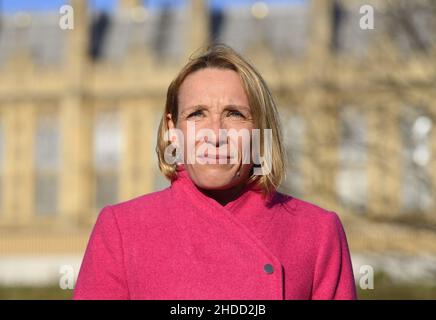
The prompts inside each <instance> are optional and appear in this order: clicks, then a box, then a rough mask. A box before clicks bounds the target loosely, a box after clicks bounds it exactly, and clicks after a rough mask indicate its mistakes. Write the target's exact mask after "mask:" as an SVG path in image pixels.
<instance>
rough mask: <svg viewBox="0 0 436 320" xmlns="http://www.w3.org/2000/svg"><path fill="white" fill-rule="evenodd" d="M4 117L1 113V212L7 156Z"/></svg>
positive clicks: (0, 209)
mask: <svg viewBox="0 0 436 320" xmlns="http://www.w3.org/2000/svg"><path fill="white" fill-rule="evenodd" d="M2 120H3V119H2V118H1V114H0V214H1V213H2V209H3V174H4V162H5V160H4V157H5V151H4V150H5V135H4V127H3V121H2Z"/></svg>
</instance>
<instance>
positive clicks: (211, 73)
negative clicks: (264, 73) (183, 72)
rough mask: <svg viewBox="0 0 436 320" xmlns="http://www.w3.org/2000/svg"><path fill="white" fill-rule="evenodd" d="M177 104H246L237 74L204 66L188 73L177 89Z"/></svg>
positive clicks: (244, 94)
mask: <svg viewBox="0 0 436 320" xmlns="http://www.w3.org/2000/svg"><path fill="white" fill-rule="evenodd" d="M178 99H179V106H180V107H181V108H183V107H187V106H190V105H193V104H196V105H198V104H202V105H217V104H221V103H222V104H229V103H232V104H241V105H247V106H248V97H247V95H246V93H245V90H244V87H243V84H242V80H241V78H240V76H239V74H238V73H237V72H235V71H233V70H229V69H214V68H206V69H200V70H197V71H195V72H193V73H191V74H189V75H188V76H187V77H186V78H185V80H184V81H183V83H182V85H181V86H180V89H179V96H178Z"/></svg>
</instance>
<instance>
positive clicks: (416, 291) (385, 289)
mask: <svg viewBox="0 0 436 320" xmlns="http://www.w3.org/2000/svg"><path fill="white" fill-rule="evenodd" d="M357 295H358V297H359V299H362V300H398V299H403V300H417V299H423V300H427V299H432V300H435V299H436V283H433V284H430V283H429V284H405V283H396V282H393V281H392V280H391V279H390V278H389V277H388V276H386V275H385V274H382V273H379V274H376V275H375V276H374V289H372V290H362V289H360V288H359V287H358V290H357Z"/></svg>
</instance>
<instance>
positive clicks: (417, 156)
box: [401, 107, 433, 212]
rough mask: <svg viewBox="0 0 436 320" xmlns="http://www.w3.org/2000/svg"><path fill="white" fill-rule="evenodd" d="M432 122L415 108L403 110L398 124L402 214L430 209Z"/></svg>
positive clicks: (431, 203) (421, 111)
mask: <svg viewBox="0 0 436 320" xmlns="http://www.w3.org/2000/svg"><path fill="white" fill-rule="evenodd" d="M432 130H433V121H432V119H431V118H430V117H429V116H427V115H426V113H425V112H424V111H423V110H422V109H419V108H410V107H409V108H407V109H406V112H405V114H404V117H403V120H402V122H401V137H402V143H403V148H402V170H401V172H402V196H401V201H402V204H401V207H402V210H403V211H406V212H407V211H409V212H410V211H425V210H428V209H430V208H431V207H432V205H433V198H432V194H431V192H432V186H431V178H430V172H429V167H428V164H429V162H430V157H431V153H430V152H431V151H430V150H431V149H430V148H431V145H430V136H431V132H432Z"/></svg>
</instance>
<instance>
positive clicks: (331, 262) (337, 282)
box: [312, 212, 357, 300]
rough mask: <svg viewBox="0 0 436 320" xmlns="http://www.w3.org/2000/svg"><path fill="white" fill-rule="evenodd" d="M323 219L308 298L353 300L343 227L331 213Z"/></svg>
mask: <svg viewBox="0 0 436 320" xmlns="http://www.w3.org/2000/svg"><path fill="white" fill-rule="evenodd" d="M327 220H328V222H326V223H325V224H324V225H323V232H322V236H321V242H320V247H319V251H318V256H317V259H316V266H315V274H314V283H313V288H312V299H314V300H332V299H333V300H355V299H357V294H356V286H355V282H354V276H353V267H352V264H351V258H350V252H349V248H348V243H347V238H346V235H345V231H344V228H343V226H342V223H341V221H340V219H339V217H338V216H337V214H336V213H335V212H331V213H330V214H329V216H328V219H327Z"/></svg>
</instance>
